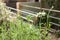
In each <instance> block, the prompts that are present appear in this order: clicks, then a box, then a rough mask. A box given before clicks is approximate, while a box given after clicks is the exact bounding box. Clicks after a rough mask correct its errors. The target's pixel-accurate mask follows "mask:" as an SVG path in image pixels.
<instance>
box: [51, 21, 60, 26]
mask: <svg viewBox="0 0 60 40" xmlns="http://www.w3.org/2000/svg"><path fill="white" fill-rule="evenodd" d="M50 23H51V24H53V25H56V26H59V27H60V24H56V23H53V22H50Z"/></svg>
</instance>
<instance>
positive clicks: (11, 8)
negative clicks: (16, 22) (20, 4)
mask: <svg viewBox="0 0 60 40" xmlns="http://www.w3.org/2000/svg"><path fill="white" fill-rule="evenodd" d="M7 8H9V9H12V10H15V11H19V12H24V13H27V14H30V15H32V16H36V14H33V13H29V12H26V11H22V10H19V9H15V8H12V7H8V6H7Z"/></svg>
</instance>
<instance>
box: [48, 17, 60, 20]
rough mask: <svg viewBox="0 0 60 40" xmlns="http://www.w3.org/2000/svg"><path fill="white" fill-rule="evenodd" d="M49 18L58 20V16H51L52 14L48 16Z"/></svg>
mask: <svg viewBox="0 0 60 40" xmlns="http://www.w3.org/2000/svg"><path fill="white" fill-rule="evenodd" d="M49 17H50V18H53V19H57V20H60V18H58V17H53V16H49Z"/></svg>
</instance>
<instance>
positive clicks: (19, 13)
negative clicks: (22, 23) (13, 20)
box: [16, 2, 22, 15]
mask: <svg viewBox="0 0 60 40" xmlns="http://www.w3.org/2000/svg"><path fill="white" fill-rule="evenodd" d="M16 9H18V10H21V9H22V5H20V2H17V3H16ZM17 14H18V15H21V12H20V11H17Z"/></svg>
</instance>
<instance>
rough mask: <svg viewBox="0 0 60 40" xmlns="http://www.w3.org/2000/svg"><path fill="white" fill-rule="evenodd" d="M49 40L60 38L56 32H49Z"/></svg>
mask: <svg viewBox="0 0 60 40" xmlns="http://www.w3.org/2000/svg"><path fill="white" fill-rule="evenodd" d="M49 36H50V40H60V39H59V38H58V36H57V35H56V34H53V33H49Z"/></svg>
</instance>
